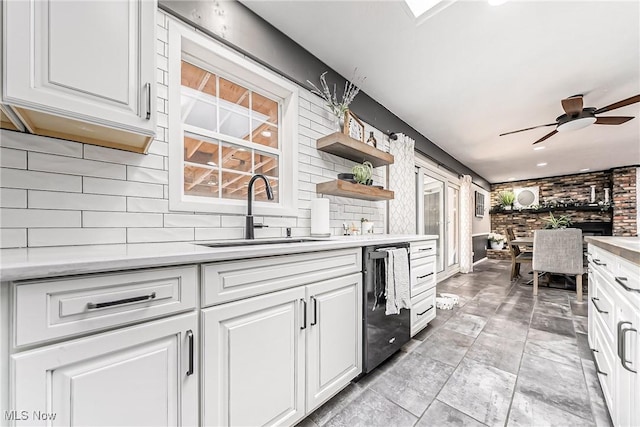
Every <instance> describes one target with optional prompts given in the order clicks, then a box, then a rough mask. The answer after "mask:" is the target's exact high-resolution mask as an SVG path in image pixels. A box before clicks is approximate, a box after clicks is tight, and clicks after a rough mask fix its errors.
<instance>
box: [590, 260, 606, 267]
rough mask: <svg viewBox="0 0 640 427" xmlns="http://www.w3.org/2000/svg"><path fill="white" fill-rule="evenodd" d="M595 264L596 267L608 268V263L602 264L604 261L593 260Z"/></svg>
mask: <svg viewBox="0 0 640 427" xmlns="http://www.w3.org/2000/svg"><path fill="white" fill-rule="evenodd" d="M593 263H594V264H595V265H601V266H603V267H606V266H607V263H606V262H602V261H600V260H599V259H595V258H594V259H593Z"/></svg>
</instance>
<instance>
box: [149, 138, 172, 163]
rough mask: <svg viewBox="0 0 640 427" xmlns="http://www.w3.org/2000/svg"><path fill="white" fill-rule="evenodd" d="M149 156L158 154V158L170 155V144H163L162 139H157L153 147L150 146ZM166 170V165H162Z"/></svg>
mask: <svg viewBox="0 0 640 427" xmlns="http://www.w3.org/2000/svg"><path fill="white" fill-rule="evenodd" d="M149 154H157V155H158V156H168V155H169V144H167V143H166V142H163V141H162V139H159V138H157V137H156V139H155V140H154V141H153V143H152V144H151V146H149ZM162 168H163V169H164V163H163V164H162Z"/></svg>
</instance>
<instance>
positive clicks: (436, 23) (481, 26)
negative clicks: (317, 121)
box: [242, 0, 640, 182]
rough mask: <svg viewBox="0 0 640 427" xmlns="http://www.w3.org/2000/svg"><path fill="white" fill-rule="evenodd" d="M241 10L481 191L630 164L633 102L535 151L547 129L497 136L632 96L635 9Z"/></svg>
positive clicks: (639, 56) (636, 72)
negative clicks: (432, 147)
mask: <svg viewBox="0 0 640 427" xmlns="http://www.w3.org/2000/svg"><path fill="white" fill-rule="evenodd" d="M242 2H243V3H244V4H245V5H247V6H248V7H249V8H250V9H252V10H253V11H254V12H256V13H257V14H258V15H260V16H262V17H263V18H264V19H266V20H267V21H268V22H270V23H271V24H273V25H274V26H275V27H277V28H278V29H280V30H281V31H282V32H284V33H285V34H287V35H288V36H289V37H291V38H292V39H293V40H295V41H296V42H298V43H299V44H300V45H302V46H303V47H304V48H306V49H307V50H309V51H310V52H311V53H312V54H314V55H315V56H316V57H318V58H319V59H321V60H322V61H324V62H325V63H326V64H327V65H329V66H330V67H332V68H333V69H334V70H336V71H338V72H339V73H340V74H342V75H343V76H345V77H347V78H350V77H351V76H352V75H353V70H354V68H355V67H357V68H358V74H359V75H361V76H366V81H365V82H364V84H363V86H362V90H364V91H365V92H366V93H367V94H368V95H370V96H371V97H373V98H374V99H375V100H377V101H378V102H380V103H381V104H382V105H384V106H385V107H386V108H388V109H389V110H390V111H392V112H393V113H395V114H396V115H397V116H399V117H400V118H401V119H403V120H404V121H406V122H407V123H409V124H410V125H411V126H412V127H414V128H415V129H416V130H417V131H419V132H420V133H422V134H423V135H424V136H426V137H427V138H429V139H430V140H431V141H433V142H434V143H435V144H437V145H438V146H440V147H441V148H443V149H444V150H445V151H447V152H448V153H449V154H451V155H452V156H453V157H455V158H456V159H458V160H459V161H461V162H462V163H464V164H466V165H467V166H468V167H470V168H471V169H473V170H474V171H476V172H477V173H479V174H480V175H482V176H483V177H485V178H486V179H488V180H489V181H490V182H504V181H508V180H511V179H515V180H520V179H527V178H538V177H544V176H554V175H563V174H571V173H577V172H579V171H580V169H583V168H589V169H590V170H592V171H594V170H604V169H609V168H611V167H614V166H624V165H631V164H640V103H638V104H634V105H632V106H627V107H624V108H620V109H618V110H615V111H612V112H609V113H603V114H602V116H636V118H635V119H633V120H631V121H629V122H627V123H625V124H623V125H619V126H602V125H592V126H589V127H587V128H585V129H581V130H577V131H573V132H564V133H558V134H556V135H555V136H553V137H552V138H550V139H548V140H547V141H545V142H544V143H542V144H538V146H539V145H542V146H545V147H546V148H545V149H544V150H541V151H533V146H532V145H531V144H532V143H533V142H534V141H536V140H537V139H539V138H541V137H542V136H544V135H546V134H547V133H548V132H550V131H551V130H553V129H554V128H553V127H547V128H540V129H535V130H531V131H527V132H522V133H518V134H515V135H509V136H503V137H499V136H498V135H499V134H500V133H503V132H507V131H512V130H517V129H521V128H526V127H531V126H535V125H540V124H546V123H552V122H554V121H555V119H556V117H557V116H559V115H561V114H562V113H563V110H562V107H561V105H560V100H561V99H563V98H566V97H569V96H571V95H575V94H584V100H585V107H598V108H600V107H603V106H605V105H609V104H611V103H613V102H617V101H620V100H622V99H625V98H628V97H630V96H633V95H637V94H639V93H640V30H639V27H640V2H638V1H622V2H614V1H600V2H598V1H564V2H558V1H533V2H523V1H516V0H512V1H510V2H507V3H506V4H503V5H501V6H490V5H489V4H488V3H487V2H486V1H458V2H457V3H454V4H453V5H452V6H450V7H448V8H446V9H445V10H444V11H442V12H440V13H438V14H437V15H435V16H433V17H431V18H429V19H428V20H426V21H424V22H422V23H421V22H420V20H415V19H414V18H413V17H412V16H411V15H410V14H409V13H408V11H407V8H406V5H404V3H403V2H401V1H300V0H298V1H270V0H262V1H242ZM542 162H546V163H548V164H547V166H545V167H538V166H536V164H537V163H542Z"/></svg>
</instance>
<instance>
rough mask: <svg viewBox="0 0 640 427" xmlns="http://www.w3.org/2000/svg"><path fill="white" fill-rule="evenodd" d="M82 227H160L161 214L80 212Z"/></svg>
mask: <svg viewBox="0 0 640 427" xmlns="http://www.w3.org/2000/svg"><path fill="white" fill-rule="evenodd" d="M82 226H83V227H100V228H104V227H111V228H119V227H162V214H153V213H132V212H91V211H87V212H82Z"/></svg>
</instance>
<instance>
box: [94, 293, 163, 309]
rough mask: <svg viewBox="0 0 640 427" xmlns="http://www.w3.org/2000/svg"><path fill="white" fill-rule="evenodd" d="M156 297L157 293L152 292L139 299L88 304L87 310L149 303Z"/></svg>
mask: <svg viewBox="0 0 640 427" xmlns="http://www.w3.org/2000/svg"><path fill="white" fill-rule="evenodd" d="M155 297H156V293H155V292H151V293H150V294H149V295H142V296H139V297H133V298H125V299H119V300H116V301H107V302H98V303H94V302H88V303H87V309H88V310H95V309H96V308H104V307H112V306H114V305H122V304H128V303H131V302H139V301H147V300H150V299H154V298H155Z"/></svg>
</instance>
